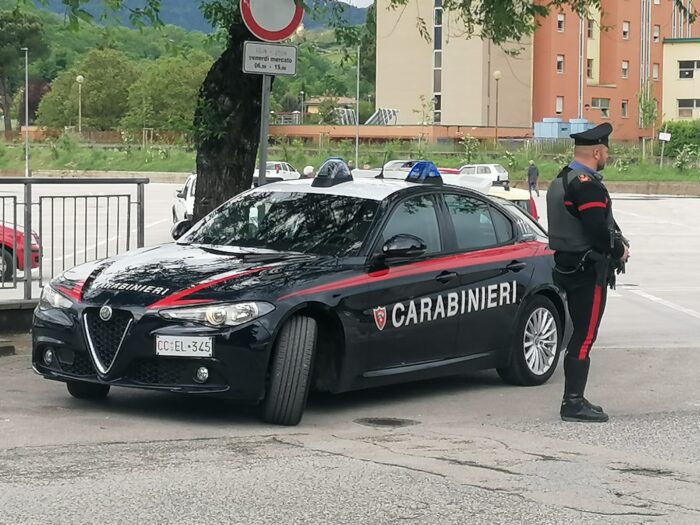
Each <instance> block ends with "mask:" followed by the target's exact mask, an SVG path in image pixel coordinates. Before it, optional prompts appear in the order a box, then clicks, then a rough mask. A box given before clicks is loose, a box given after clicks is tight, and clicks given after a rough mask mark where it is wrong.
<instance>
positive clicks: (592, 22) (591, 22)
mask: <svg viewBox="0 0 700 525" xmlns="http://www.w3.org/2000/svg"><path fill="white" fill-rule="evenodd" d="M594 27H595V20H593V19H592V18H589V19H588V38H590V39H592V38H593V34H594V33H593V28H594Z"/></svg>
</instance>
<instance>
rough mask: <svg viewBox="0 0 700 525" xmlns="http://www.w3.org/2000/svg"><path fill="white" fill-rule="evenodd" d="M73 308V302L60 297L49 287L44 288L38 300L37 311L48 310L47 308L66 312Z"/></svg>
mask: <svg viewBox="0 0 700 525" xmlns="http://www.w3.org/2000/svg"><path fill="white" fill-rule="evenodd" d="M71 306H73V302H72V301H71V300H70V299H68V298H67V297H65V296H63V295H61V294H60V293H58V292H57V291H56V290H54V289H53V288H51V286H49V285H47V286H44V289H43V290H42V291H41V297H40V298H39V309H40V310H48V309H49V308H61V309H63V310H66V309H68V308H70V307H71Z"/></svg>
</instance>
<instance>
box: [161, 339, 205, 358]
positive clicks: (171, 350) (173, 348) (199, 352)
mask: <svg viewBox="0 0 700 525" xmlns="http://www.w3.org/2000/svg"><path fill="white" fill-rule="evenodd" d="M156 355H162V356H169V357H212V356H213V355H214V340H213V338H212V337H185V336H171V335H157V336H156Z"/></svg>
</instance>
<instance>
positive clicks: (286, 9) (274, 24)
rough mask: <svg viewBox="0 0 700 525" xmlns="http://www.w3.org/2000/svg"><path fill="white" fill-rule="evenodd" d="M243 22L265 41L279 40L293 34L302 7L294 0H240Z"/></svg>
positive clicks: (302, 11) (298, 21) (299, 18)
mask: <svg viewBox="0 0 700 525" xmlns="http://www.w3.org/2000/svg"><path fill="white" fill-rule="evenodd" d="M241 14H242V15H243V22H244V23H245V25H246V26H247V27H248V29H249V30H250V32H251V33H253V35H255V36H256V37H258V38H259V39H260V40H264V41H266V42H281V41H282V40H286V39H287V38H289V37H290V36H292V35H293V34H294V32H295V31H296V30H297V27H299V23H300V22H301V19H302V18H303V16H304V8H303V7H301V6H300V5H297V4H295V3H294V0H241Z"/></svg>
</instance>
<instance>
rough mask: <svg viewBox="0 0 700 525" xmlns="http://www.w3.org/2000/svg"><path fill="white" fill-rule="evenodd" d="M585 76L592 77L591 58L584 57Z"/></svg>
mask: <svg viewBox="0 0 700 525" xmlns="http://www.w3.org/2000/svg"><path fill="white" fill-rule="evenodd" d="M586 77H587V78H593V59H592V58H588V59H586Z"/></svg>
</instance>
